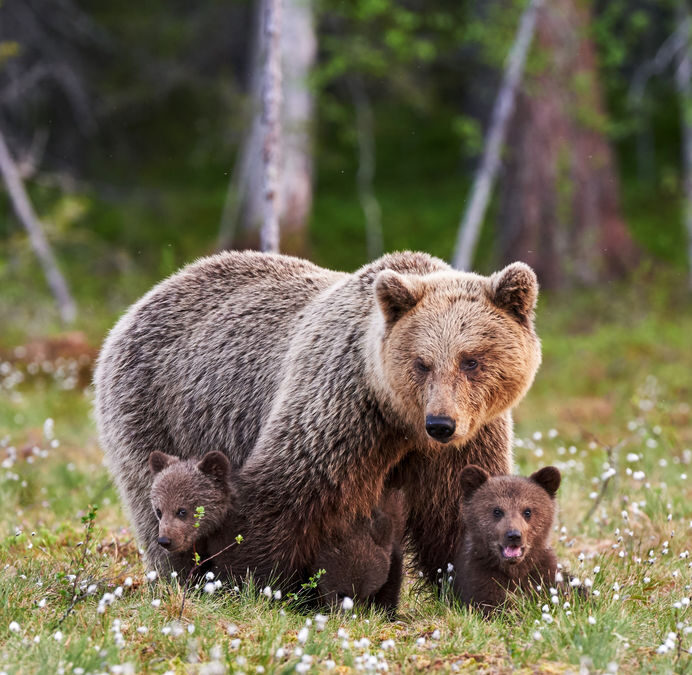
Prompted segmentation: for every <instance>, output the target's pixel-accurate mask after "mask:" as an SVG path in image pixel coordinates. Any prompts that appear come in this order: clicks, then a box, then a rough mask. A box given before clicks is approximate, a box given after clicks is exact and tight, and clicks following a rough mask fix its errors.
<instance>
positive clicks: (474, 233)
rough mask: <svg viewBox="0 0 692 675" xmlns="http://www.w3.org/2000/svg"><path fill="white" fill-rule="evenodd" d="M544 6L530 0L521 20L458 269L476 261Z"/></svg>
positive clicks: (463, 231)
mask: <svg viewBox="0 0 692 675" xmlns="http://www.w3.org/2000/svg"><path fill="white" fill-rule="evenodd" d="M541 5H542V0H529V3H528V5H527V6H526V9H525V10H524V13H523V14H522V16H521V20H520V21H519V28H518V29H517V34H516V37H515V39H514V44H513V45H512V50H511V51H510V53H509V57H508V58H507V65H506V67H505V73H504V76H503V78H502V85H501V86H500V91H499V92H498V95H497V98H496V99H495V105H494V107H493V112H492V116H491V119H490V127H489V129H488V135H487V138H486V142H485V149H484V151H483V158H482V160H481V164H480V166H479V168H478V171H477V173H476V177H475V179H474V182H473V188H472V190H471V199H470V200H469V203H468V207H467V209H466V212H465V213H464V217H463V218H462V221H461V223H460V224H459V232H458V234H457V243H456V247H455V250H454V257H453V259H452V265H453V266H454V267H455V268H456V269H461V270H467V269H469V268H470V267H471V264H472V262H473V254H474V252H475V250H476V244H477V243H478V236H479V234H480V230H481V225H482V223H483V218H484V217H485V211H486V209H487V207H488V201H489V199H490V195H491V193H492V190H493V185H494V184H495V178H496V176H497V170H498V168H499V167H500V152H501V151H502V146H503V145H504V142H505V137H506V136H507V128H508V125H509V121H510V119H511V117H512V113H513V112H514V105H515V101H516V96H517V89H518V88H519V83H520V82H521V78H522V75H523V72H524V64H525V63H526V56H527V54H528V51H529V47H530V46H531V42H532V41H533V33H534V30H535V28H536V16H537V14H538V9H539V7H540V6H541Z"/></svg>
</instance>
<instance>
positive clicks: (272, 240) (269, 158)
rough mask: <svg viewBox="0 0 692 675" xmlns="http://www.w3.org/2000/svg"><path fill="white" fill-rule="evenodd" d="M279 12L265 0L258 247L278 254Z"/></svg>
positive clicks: (275, 2)
mask: <svg viewBox="0 0 692 675" xmlns="http://www.w3.org/2000/svg"><path fill="white" fill-rule="evenodd" d="M281 10H282V0H267V6H266V9H265V19H264V35H265V45H266V52H267V53H266V56H265V62H264V69H263V71H264V73H263V78H262V80H263V82H262V162H263V169H264V170H263V176H262V178H263V180H262V185H263V187H264V219H263V222H262V227H261V229H260V247H261V249H262V250H263V251H267V252H269V253H278V252H279V234H280V233H279V209H280V207H279V181H280V172H281V168H280V160H281V98H282V97H281V74H282V73H281Z"/></svg>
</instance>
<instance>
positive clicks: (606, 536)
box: [0, 282, 692, 675]
mask: <svg viewBox="0 0 692 675" xmlns="http://www.w3.org/2000/svg"><path fill="white" fill-rule="evenodd" d="M647 288H648V290H644V289H647ZM673 288H674V286H673V285H670V284H669V285H668V286H663V287H659V286H656V287H654V288H653V290H652V289H651V288H649V287H648V286H647V285H646V284H644V283H643V282H641V283H640V284H639V285H635V286H634V287H631V288H630V287H612V288H609V289H608V295H607V296H606V295H605V294H603V293H601V294H599V295H594V294H587V293H580V294H576V295H572V296H567V295H565V296H554V297H551V298H548V299H547V300H543V301H542V304H541V306H540V308H539V314H538V326H539V332H540V334H541V337H542V339H543V346H544V363H543V366H542V368H541V370H540V372H539V375H538V378H537V380H536V383H535V385H534V387H533V389H532V390H531V392H530V393H529V395H528V397H527V399H526V400H525V401H524V402H523V403H522V404H521V405H520V406H519V408H518V409H517V411H516V420H517V438H516V449H515V450H516V454H515V457H516V463H517V469H518V471H519V472H521V473H528V472H532V471H534V470H536V469H537V468H539V467H540V466H543V465H546V464H555V465H557V466H558V467H559V468H560V469H561V470H562V472H563V485H562V487H561V489H560V492H559V493H558V501H559V505H560V512H559V516H558V520H557V522H556V528H555V532H554V545H555V547H556V549H557V552H558V555H559V558H560V560H561V561H562V563H563V564H564V566H565V568H566V569H568V570H569V571H570V573H571V574H573V575H575V576H577V577H578V578H579V579H580V580H581V581H582V582H583V583H585V584H586V585H587V586H589V587H590V588H591V592H590V595H589V597H588V598H586V599H584V598H581V597H580V596H574V597H570V598H568V599H565V598H561V599H559V601H558V602H557V603H555V602H553V601H552V600H551V596H550V594H549V593H548V592H544V593H543V594H541V595H537V596H536V597H518V598H516V600H515V602H514V603H513V604H512V606H511V607H508V608H507V609H506V611H505V612H503V613H502V614H501V615H498V616H497V617H495V618H493V619H491V620H485V619H483V618H482V617H481V616H480V615H479V614H477V613H475V612H473V611H469V610H467V609H465V608H459V607H456V606H453V605H450V604H449V603H447V602H443V601H441V600H439V599H437V598H435V597H433V595H432V594H430V593H428V592H426V591H425V590H424V589H423V590H422V591H421V589H420V587H419V583H418V579H417V575H416V573H415V571H413V572H412V573H411V575H410V576H409V578H408V579H407V581H406V583H405V590H404V593H403V599H402V603H401V607H400V611H399V615H398V618H397V620H396V621H394V622H391V621H388V620H387V619H386V618H385V617H384V615H382V614H378V613H376V612H372V611H361V610H360V609H358V607H356V608H355V610H354V612H349V613H343V614H332V615H330V616H328V617H322V618H317V617H316V616H315V615H314V613H307V614H306V613H304V612H301V611H299V610H297V609H296V608H295V607H294V606H293V605H292V604H291V603H290V602H288V601H286V599H281V600H276V599H274V598H273V596H272V597H271V598H269V597H266V596H265V595H264V594H262V593H259V594H258V593H256V592H255V591H253V589H251V588H248V587H243V588H240V589H239V590H237V591H234V590H232V589H226V591H227V592H223V591H221V590H217V591H215V592H214V593H205V592H204V591H201V590H199V589H198V590H193V591H192V592H191V594H189V595H188V597H187V599H186V602H185V607H184V611H183V612H182V615H181V605H182V600H183V591H182V587H181V584H180V583H178V580H173V581H172V582H169V581H168V580H160V579H154V580H149V579H148V578H147V572H148V569H147V567H146V565H145V564H144V562H143V561H142V559H141V556H140V554H139V552H138V549H137V545H136V543H135V542H134V541H133V538H132V532H131V530H130V528H129V526H128V520H127V517H126V516H125V514H124V513H123V511H122V509H121V507H120V505H119V503H118V499H117V495H116V493H115V490H114V489H113V486H112V484H111V482H110V480H109V478H108V474H107V472H106V470H105V468H104V466H103V463H102V459H103V458H102V454H101V451H100V449H99V447H98V443H97V439H96V432H95V428H94V423H93V420H92V418H91V413H90V407H91V403H90V398H91V393H90V390H89V386H88V378H89V374H88V371H89V363H88V362H87V361H88V358H89V354H88V353H85V354H83V356H82V358H81V363H80V359H79V354H75V353H72V354H69V355H67V356H59V355H58V356H55V354H53V355H52V356H51V357H50V358H45V359H44V358H43V357H41V356H40V355H39V358H38V360H32V358H31V357H32V354H34V355H35V354H37V353H38V352H40V349H38V350H37V348H36V346H35V345H34V346H31V345H29V346H28V347H27V348H26V349H19V350H16V349H15V348H14V347H15V346H16V345H17V344H20V343H21V339H20V337H18V336H15V333H12V336H13V337H12V339H13V340H14V344H5V345H0V346H1V347H2V348H3V349H4V351H3V352H2V355H0V463H1V464H0V503H1V504H2V507H3V508H2V513H1V515H0V672H4V673H74V674H75V675H78V674H80V673H101V672H103V673H139V672H153V673H165V672H175V673H207V674H211V673H223V672H245V673H255V672H267V673H269V672H286V673H288V672H322V671H324V670H327V669H329V668H332V669H334V670H335V671H336V672H351V671H356V670H358V671H366V672H374V671H394V672H418V671H421V672H423V671H440V672H457V671H461V672H486V673H489V672H492V673H494V672H502V673H504V672H507V673H509V672H520V673H524V672H525V673H534V672H560V673H562V672H583V673H586V672H616V671H617V672H622V673H634V672H641V673H649V672H652V673H653V672H661V673H668V672H675V673H685V672H689V673H692V654H691V653H690V652H691V651H692V609H690V597H691V596H692V556H690V551H692V412H691V409H690V391H691V387H690V385H691V384H692V379H691V377H690V373H692V349H691V346H692V340H691V338H690V336H692V312H691V311H690V304H689V300H688V299H685V298H684V297H683V298H681V297H678V296H677V294H676V293H675V292H674V291H673V290H672V289H673ZM108 320H110V319H108ZM99 321H100V322H101V323H103V322H105V320H104V319H103V318H99ZM96 323H99V322H96ZM8 334H9V333H8ZM17 335H18V333H17ZM24 339H25V338H24ZM44 351H46V349H44ZM47 351H48V352H50V349H47ZM72 351H73V352H74V351H75V350H74V349H73V350H72ZM77 351H78V350H77ZM50 420H52V421H50ZM92 505H98V510H97V511H95V512H94V511H93V510H92V508H91V506H92ZM91 517H93V519H90V518H91ZM83 519H84V520H85V521H86V522H83ZM443 590H445V591H446V589H443ZM443 595H444V593H443Z"/></svg>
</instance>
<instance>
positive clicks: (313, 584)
mask: <svg viewBox="0 0 692 675" xmlns="http://www.w3.org/2000/svg"><path fill="white" fill-rule="evenodd" d="M326 573H327V570H322V569H320V570H317V572H315V573H314V574H313V575H312V576H311V577H310V578H309V579H308V580H307V581H306V582H305V583H304V584H301V585H300V590H299V591H298V592H297V593H296V592H294V593H289V594H288V595H287V596H286V598H287V600H289V602H297V601H299V600H302V597H301V593H303V594H304V592H305V591H309V590H312V589H315V588H317V584H318V583H319V580H320V579H321V578H322V576H324V575H325V574H326Z"/></svg>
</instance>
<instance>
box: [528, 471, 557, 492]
mask: <svg viewBox="0 0 692 675" xmlns="http://www.w3.org/2000/svg"><path fill="white" fill-rule="evenodd" d="M529 478H530V479H531V480H532V481H533V482H534V483H538V484H539V485H540V486H541V487H542V488H543V489H544V490H545V491H546V492H547V493H548V494H549V495H550V496H551V497H554V496H555V493H556V492H557V489H558V488H559V487H560V481H561V480H562V476H561V475H560V470H559V469H556V468H555V467H554V466H544V467H543V468H542V469H539V470H538V471H536V473H532V474H531V476H530V477H529Z"/></svg>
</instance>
